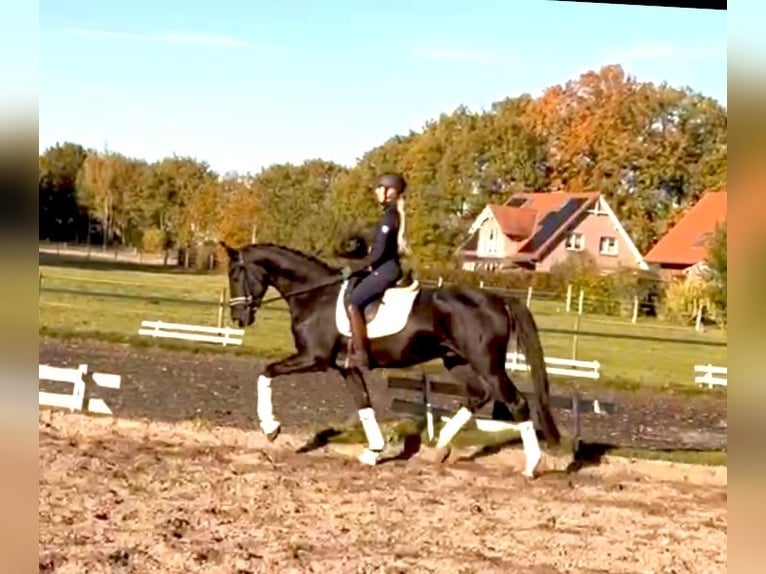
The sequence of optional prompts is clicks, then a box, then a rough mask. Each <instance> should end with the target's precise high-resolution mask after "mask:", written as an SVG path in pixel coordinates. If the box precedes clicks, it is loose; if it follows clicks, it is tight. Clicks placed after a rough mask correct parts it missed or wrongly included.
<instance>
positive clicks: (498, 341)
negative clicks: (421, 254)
mask: <svg viewBox="0 0 766 574" xmlns="http://www.w3.org/2000/svg"><path fill="white" fill-rule="evenodd" d="M221 245H222V246H223V247H224V248H225V249H226V252H227V254H228V258H229V265H228V275H229V290H230V299H229V305H230V306H231V318H232V321H233V322H234V323H236V324H237V325H239V326H240V327H243V328H244V327H247V326H249V325H252V324H253V322H254V321H255V314H256V311H257V309H258V308H259V307H260V305H261V303H262V301H263V297H264V295H265V293H266V291H267V289H268V288H269V287H270V286H273V287H274V288H275V289H276V290H277V291H278V292H279V294H280V295H281V297H283V298H284V299H286V301H287V304H288V306H289V311H290V321H291V330H292V333H293V337H294V340H295V348H296V349H297V352H296V353H294V354H293V355H290V356H289V357H286V358H284V359H282V360H280V361H276V362H272V363H269V364H268V365H267V366H266V367H265V369H264V370H263V372H262V374H261V375H260V376H259V378H258V417H259V420H260V424H261V428H262V429H263V431H264V432H265V433H266V435H267V436H268V437H269V440H274V439H275V438H276V436H277V434H278V433H279V429H280V424H279V422H278V421H277V420H276V419H275V417H274V414H273V410H272V402H271V381H272V379H274V378H275V377H279V376H282V375H289V374H296V373H308V372H312V371H326V370H328V369H334V370H336V371H337V372H339V373H340V375H341V376H342V377H343V379H344V381H345V382H346V383H347V385H348V387H349V389H350V390H351V392H352V393H353V394H354V395H355V397H356V400H357V402H358V405H359V417H360V420H361V422H362V425H363V428H364V430H365V432H366V434H367V439H368V448H367V450H366V451H365V453H364V454H363V455H362V456H361V457H360V460H361V461H362V462H365V463H367V464H375V461H376V460H377V457H378V456H379V454H380V452H381V451H382V449H383V447H384V440H383V437H382V435H381V433H380V429H379V427H378V425H377V422H376V421H375V415H374V411H373V409H372V405H371V402H370V397H369V392H368V388H367V384H366V382H365V380H364V377H363V376H362V373H361V372H360V371H359V370H358V369H347V368H346V367H345V366H344V359H345V358H346V354H347V343H348V337H349V335H350V332H349V329H348V318H347V317H346V314H345V305H344V304H343V295H344V294H345V290H346V287H347V284H346V283H345V282H344V281H343V279H342V278H341V276H340V270H339V269H337V268H334V267H332V266H330V265H328V264H326V263H324V262H322V261H320V260H319V259H317V258H315V257H312V256H310V255H306V254H304V253H301V252H299V251H296V250H294V249H290V248H287V247H284V246H278V245H273V244H269V243H258V244H252V245H246V246H244V247H242V248H240V249H234V248H232V247H230V246H229V245H227V244H226V243H224V242H221ZM352 281H353V280H352ZM339 297H340V300H339ZM366 316H367V322H368V339H369V354H370V361H369V365H370V366H369V368H370V369H375V368H386V367H389V368H402V367H409V366H413V365H417V364H420V363H423V362H426V361H430V360H434V359H441V360H442V362H443V364H444V366H445V367H446V368H447V370H448V371H449V372H450V374H451V375H452V376H454V377H455V378H457V379H458V380H459V381H460V382H462V383H465V385H466V389H467V394H466V399H465V401H464V405H463V406H462V407H461V409H460V410H459V411H458V412H457V413H456V415H455V416H454V417H452V418H451V419H450V420H449V421H448V422H447V424H446V425H445V426H444V427H443V428H442V430H441V433H440V436H439V443H438V444H437V448H438V449H440V450H441V453H442V455H443V458H446V456H447V455H448V454H449V443H450V441H451V439H452V438H453V437H454V435H455V434H457V432H458V431H459V430H460V428H461V427H462V426H463V425H464V424H465V423H467V422H468V420H470V418H471V416H473V415H474V413H475V412H476V411H477V410H478V409H480V408H482V407H483V406H484V405H485V404H487V403H488V402H489V401H490V400H494V401H499V402H504V403H505V404H507V406H508V408H509V410H510V412H511V415H512V416H513V418H514V421H516V422H522V421H527V420H529V418H530V417H529V414H530V411H529V405H528V403H527V401H526V399H525V397H524V395H523V394H521V393H519V392H518V390H517V389H516V387H515V386H514V384H513V383H512V382H511V380H510V379H509V377H508V374H507V372H506V369H505V361H506V353H507V349H508V344H509V340H510V338H511V337H512V336H514V335H515V336H516V337H517V340H518V343H519V346H520V347H521V349H522V350H523V352H524V355H525V357H526V361H527V364H528V365H529V366H530V368H531V372H532V379H533V381H534V392H535V401H534V403H535V404H536V406H537V409H538V410H537V415H538V416H537V419H538V424H539V426H540V427H541V430H542V432H543V435H544V437H545V439H546V441H547V443H548V444H549V445H556V444H558V443H559V441H560V438H561V437H560V434H559V430H558V428H557V427H556V423H555V421H554V420H553V416H552V415H551V412H550V407H549V391H548V377H547V373H546V370H545V362H544V355H543V349H542V345H541V343H540V338H539V334H538V330H537V326H536V324H535V321H534V319H533V317H532V314H531V313H530V311H529V309H528V308H527V307H526V306H525V305H524V304H523V303H522V302H521V301H519V300H518V299H516V298H510V299H509V300H508V301H506V300H504V299H503V298H501V297H499V296H498V295H495V294H492V293H488V292H486V291H484V290H481V289H477V288H474V287H470V286H445V287H438V288H432V287H423V288H420V286H419V285H418V283H417V281H415V282H412V283H411V284H410V285H405V286H399V285H397V286H396V287H394V288H392V289H389V290H388V291H387V292H386V293H385V295H384V296H383V297H382V299H381V300H379V301H377V302H375V303H373V304H372V305H370V306H369V307H368V309H367V312H366ZM529 426H530V428H531V423H530V425H529ZM533 432H534V431H533ZM535 464H536V462H535Z"/></svg>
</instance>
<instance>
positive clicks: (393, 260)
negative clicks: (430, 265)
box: [355, 202, 402, 281]
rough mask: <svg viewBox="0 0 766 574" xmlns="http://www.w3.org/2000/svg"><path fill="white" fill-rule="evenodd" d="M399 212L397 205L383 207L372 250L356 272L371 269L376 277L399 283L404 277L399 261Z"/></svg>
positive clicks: (387, 204)
mask: <svg viewBox="0 0 766 574" xmlns="http://www.w3.org/2000/svg"><path fill="white" fill-rule="evenodd" d="M399 224H400V217H399V212H398V211H397V210H396V203H394V202H389V203H386V204H385V205H384V206H383V217H382V218H381V219H380V221H379V222H378V225H377V226H376V227H375V233H374V237H373V240H372V249H371V250H370V253H369V255H367V257H365V258H364V259H363V260H362V261H361V262H360V263H359V265H358V266H357V267H356V270H355V271H356V272H358V271H361V270H363V269H368V268H369V269H370V270H372V271H373V272H375V274H376V275H379V276H383V277H385V278H386V279H389V280H391V281H397V280H398V279H400V278H401V276H402V264H401V261H400V260H399V243H398V236H399Z"/></svg>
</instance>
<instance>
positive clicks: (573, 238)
mask: <svg viewBox="0 0 766 574" xmlns="http://www.w3.org/2000/svg"><path fill="white" fill-rule="evenodd" d="M566 245H567V251H582V250H583V249H585V236H584V235H583V234H582V233H571V234H570V235H569V237H567V243H566Z"/></svg>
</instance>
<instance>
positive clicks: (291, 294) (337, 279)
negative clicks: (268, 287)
mask: <svg viewBox="0 0 766 574" xmlns="http://www.w3.org/2000/svg"><path fill="white" fill-rule="evenodd" d="M341 281H343V277H333V278H332V279H330V280H328V281H324V282H322V283H317V284H316V285H312V286H311V287H304V288H303V289H297V290H295V291H290V292H289V293H286V294H284V295H277V296H276V297H271V298H270V299H264V300H263V301H261V305H265V304H266V303H273V302H274V301H279V300H280V299H289V298H290V297H295V296H296V295H303V294H304V293H310V292H311V291H315V290H317V289H321V288H322V287H329V286H330V285H335V284H336V283H340V282H341Z"/></svg>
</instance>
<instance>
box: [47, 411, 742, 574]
mask: <svg viewBox="0 0 766 574" xmlns="http://www.w3.org/2000/svg"><path fill="white" fill-rule="evenodd" d="M39 431H40V507H39V519H40V572H56V573H61V574H64V573H72V574H75V573H76V574H82V573H85V572H136V573H139V572H147V573H150V572H151V573H155V572H156V573H164V574H171V573H182V572H183V573H190V572H205V573H207V572H209V573H213V572H215V573H219V572H220V573H224V572H225V573H239V574H245V573H248V572H252V573H255V572H259V573H260V572H264V573H265V572H268V573H276V572H279V573H282V572H285V573H289V572H332V573H336V572H337V573H346V572H348V573H368V572H370V573H372V572H381V573H383V572H385V573H389V572H444V573H458V572H463V573H468V572H476V573H479V572H481V573H492V572H530V573H543V572H545V573H556V572H578V573H585V572H604V573H627V572H631V573H632V572H642V573H643V572H647V573H649V572H651V573H660V572H662V573H682V572H695V573H708V572H711V573H712V572H726V558H727V542H726V536H727V510H726V483H727V471H726V468H724V467H702V466H686V465H680V464H672V463H660V462H647V461H629V460H624V459H617V458H612V459H608V460H607V461H606V463H605V464H603V465H601V466H600V467H597V468H587V469H584V470H582V471H580V472H579V473H578V474H576V475H569V476H568V475H566V474H564V473H561V472H550V473H548V474H544V475H543V476H541V477H540V478H538V479H537V480H535V481H533V482H529V481H527V480H526V479H524V478H523V477H522V476H521V475H520V472H519V471H520V469H521V466H522V458H521V456H520V454H521V453H520V452H519V451H516V450H510V449H508V450H503V451H501V453H500V454H497V455H492V456H491V457H487V458H482V459H480V460H478V461H475V462H456V463H454V464H452V465H450V466H446V467H443V466H437V465H435V464H433V463H432V462H430V461H429V460H428V451H424V452H422V453H421V454H418V455H417V456H415V457H414V458H413V459H411V460H409V461H396V462H390V463H387V464H383V465H381V466H378V467H373V468H370V467H364V466H362V465H360V464H359V463H358V462H357V461H355V460H354V459H353V458H351V457H349V456H348V454H353V453H349V452H339V451H338V450H337V449H333V450H328V449H323V450H318V451H314V452H311V453H309V454H296V453H295V450H296V448H297V447H298V446H300V445H301V444H303V442H304V441H305V439H306V437H305V436H289V435H282V436H280V437H279V439H278V440H277V441H276V442H275V443H273V444H269V443H268V442H267V441H266V440H265V438H264V437H263V436H262V435H261V434H260V433H259V432H257V431H247V430H242V429H237V428H224V427H208V428H205V427H203V428H200V425H199V424H198V425H197V426H195V425H194V424H193V423H191V422H185V423H183V422H182V423H169V422H144V421H138V420H127V419H115V418H111V417H92V416H85V415H79V414H69V413H64V412H52V411H42V412H41V414H40V422H39ZM565 464H566V461H563V460H553V459H550V458H546V459H544V465H545V467H547V468H548V469H555V468H563V466H564V465H565Z"/></svg>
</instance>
